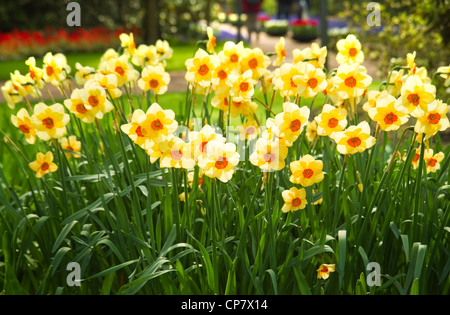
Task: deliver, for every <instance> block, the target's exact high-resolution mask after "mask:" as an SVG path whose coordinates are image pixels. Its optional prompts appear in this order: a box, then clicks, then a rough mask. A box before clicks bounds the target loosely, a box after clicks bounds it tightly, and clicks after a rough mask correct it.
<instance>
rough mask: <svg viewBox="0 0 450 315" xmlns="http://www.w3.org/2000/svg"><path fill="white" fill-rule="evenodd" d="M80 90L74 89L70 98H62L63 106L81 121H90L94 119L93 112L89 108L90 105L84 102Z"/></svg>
mask: <svg viewBox="0 0 450 315" xmlns="http://www.w3.org/2000/svg"><path fill="white" fill-rule="evenodd" d="M80 92H81V90H80V89H74V90H73V91H72V94H71V95H70V98H69V99H66V100H64V106H66V108H67V109H68V110H69V111H70V112H71V113H73V114H74V115H75V116H76V117H78V118H79V119H81V121H83V122H85V123H92V122H94V121H95V113H94V112H93V111H92V110H91V106H90V105H86V104H85V103H84V101H83V99H82V98H81V93H80Z"/></svg>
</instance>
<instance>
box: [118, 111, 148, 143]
mask: <svg viewBox="0 0 450 315" xmlns="http://www.w3.org/2000/svg"><path fill="white" fill-rule="evenodd" d="M146 118H147V116H146V114H145V112H144V111H143V110H141V109H136V110H135V111H134V112H133V115H132V116H131V122H130V123H129V124H124V125H122V126H120V129H121V130H122V131H123V132H124V133H126V134H127V135H128V137H130V139H131V140H132V141H133V142H134V143H135V144H137V145H138V146H140V147H141V148H143V149H144V150H149V149H151V147H152V145H153V143H152V138H151V137H150V136H149V134H148V133H147V132H146V130H145V129H144V127H143V126H142V122H144V121H145V119H146Z"/></svg>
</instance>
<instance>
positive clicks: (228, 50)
mask: <svg viewBox="0 0 450 315" xmlns="http://www.w3.org/2000/svg"><path fill="white" fill-rule="evenodd" d="M218 55H219V58H220V60H221V62H222V63H223V64H224V65H225V66H226V67H227V68H228V71H229V72H231V71H236V72H238V73H240V72H241V60H242V57H243V55H244V43H243V42H239V43H237V44H236V43H234V42H232V41H227V42H225V44H224V46H223V49H222V50H221V51H220V52H219V54H218Z"/></svg>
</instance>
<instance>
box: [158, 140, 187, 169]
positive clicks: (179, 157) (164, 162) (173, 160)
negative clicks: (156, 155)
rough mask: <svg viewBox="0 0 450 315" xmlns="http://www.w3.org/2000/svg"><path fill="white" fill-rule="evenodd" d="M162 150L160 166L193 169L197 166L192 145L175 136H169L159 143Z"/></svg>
mask: <svg viewBox="0 0 450 315" xmlns="http://www.w3.org/2000/svg"><path fill="white" fill-rule="evenodd" d="M159 148H160V150H161V152H162V155H161V157H160V160H159V161H160V167H162V168H172V167H173V168H184V169H191V168H194V166H195V161H194V159H193V155H192V152H191V150H190V146H189V145H188V144H187V143H185V142H184V141H183V140H181V139H180V138H178V137H175V136H172V135H171V136H169V137H168V138H167V139H166V140H165V141H163V142H161V143H160V144H159Z"/></svg>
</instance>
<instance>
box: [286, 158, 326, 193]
mask: <svg viewBox="0 0 450 315" xmlns="http://www.w3.org/2000/svg"><path fill="white" fill-rule="evenodd" d="M289 167H290V169H291V172H292V175H291V176H290V178H289V180H290V182H291V183H294V184H300V185H302V186H303V187H308V186H311V185H313V184H316V183H319V182H321V181H322V180H323V178H324V174H323V171H322V170H323V162H322V161H320V160H316V159H314V157H313V156H311V155H309V154H307V155H305V156H303V157H302V158H301V159H300V160H299V161H293V162H291V163H290V165H289Z"/></svg>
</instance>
